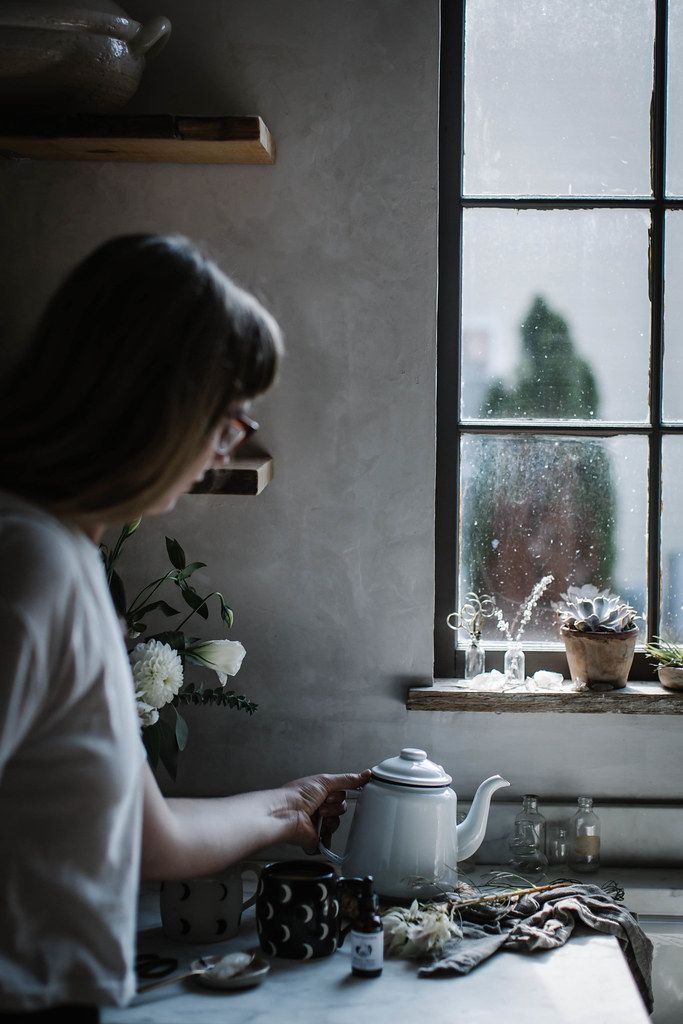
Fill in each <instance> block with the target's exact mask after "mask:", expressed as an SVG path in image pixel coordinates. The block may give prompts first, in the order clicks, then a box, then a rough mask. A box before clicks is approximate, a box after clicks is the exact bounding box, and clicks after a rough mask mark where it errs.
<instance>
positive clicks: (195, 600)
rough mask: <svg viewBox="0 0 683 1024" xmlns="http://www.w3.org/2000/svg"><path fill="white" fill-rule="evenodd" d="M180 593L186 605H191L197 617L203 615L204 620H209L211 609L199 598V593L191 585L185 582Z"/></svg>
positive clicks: (181, 585)
mask: <svg viewBox="0 0 683 1024" xmlns="http://www.w3.org/2000/svg"><path fill="white" fill-rule="evenodd" d="M180 593H181V594H182V595H183V600H184V601H185V604H187V605H189V606H190V608H192V609H193V611H195V612H196V613H197V615H201V617H202V618H203V619H208V617H209V609H208V608H207V607H206V605H205V603H204V600H203V598H201V597H200V596H199V594H198V593H197V591H196V590H195V589H194V588H193V587H191V586H190V585H189V583H185V581H183V582H182V583H181V584H180Z"/></svg>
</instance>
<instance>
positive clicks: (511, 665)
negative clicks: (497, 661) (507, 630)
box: [503, 640, 526, 685]
mask: <svg viewBox="0 0 683 1024" xmlns="http://www.w3.org/2000/svg"><path fill="white" fill-rule="evenodd" d="M503 674H504V675H505V684H506V685H509V684H511V683H523V682H524V680H525V679H526V667H525V658H524V648H523V647H522V645H521V644H520V643H519V642H518V641H517V640H513V641H512V642H511V643H509V644H508V647H507V650H506V651H505V659H504V661H503Z"/></svg>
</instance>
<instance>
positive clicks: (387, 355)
mask: <svg viewBox="0 0 683 1024" xmlns="http://www.w3.org/2000/svg"><path fill="white" fill-rule="evenodd" d="M127 6H128V9H129V11H130V13H131V14H134V15H137V16H139V17H141V18H144V17H145V16H149V15H152V14H156V13H159V12H160V11H163V12H165V13H167V14H168V15H169V16H170V17H171V18H172V20H173V23H174V35H173V37H172V40H171V42H170V44H169V46H168V48H167V50H166V51H165V52H164V53H163V54H162V55H161V56H160V57H159V58H158V60H157V61H155V62H154V64H151V63H150V66H149V69H148V77H147V79H146V81H145V82H144V84H143V87H142V89H141V91H140V93H139V94H138V96H137V97H136V99H135V100H134V102H133V105H132V106H131V110H135V111H139V112H160V111H170V112H175V113H248V114H251V113H259V114H261V115H262V116H263V117H264V119H265V120H266V122H267V124H268V125H269V127H270V128H271V130H272V131H273V134H274V136H275V139H276V141H277V145H278V158H277V163H276V164H275V166H273V167H236V166H219V167H208V166H205V167H201V166H200V167H182V166H163V165H132V164H131V165H118V166H117V165H107V164H92V165H86V164H81V165H78V164H56V163H54V164H48V163H42V164H41V163H35V164H33V163H30V162H25V163H19V164H1V165H0V201H1V202H2V211H1V213H0V216H1V217H2V224H3V230H2V233H1V235H0V247H1V248H0V251H1V252H2V257H3V264H4V270H3V275H2V282H1V285H2V293H1V294H0V300H1V301H2V303H3V309H4V311H5V316H6V322H7V323H8V325H9V326H8V337H9V339H10V342H11V343H12V344H14V343H15V341H16V339H18V338H19V337H20V336H21V333H22V331H23V329H24V328H25V327H26V325H27V324H28V323H29V322H30V320H31V317H32V315H33V311H34V310H35V308H36V307H37V306H38V305H39V304H40V302H42V300H43V299H44V298H45V296H46V295H47V294H48V292H49V290H50V289H51V288H52V287H53V286H54V284H55V283H56V281H57V280H58V279H59V277H60V275H61V274H62V272H63V271H64V269H65V268H67V267H68V266H69V265H70V264H71V263H73V262H74V261H75V260H76V259H78V258H79V257H80V256H81V255H83V254H85V253H86V252H87V251H88V250H89V249H90V248H91V247H92V246H94V245H95V244H96V243H98V242H100V241H101V240H103V239H105V238H107V237H108V236H110V235H112V234H114V233H119V232H124V231H131V230H157V231H170V230H174V231H175V230H179V231H182V232H185V233H186V234H188V235H189V236H191V237H193V238H196V239H199V240H200V241H202V242H204V243H208V245H209V246H210V247H211V249H212V250H213V252H214V253H215V255H216V256H217V257H218V259H219V260H220V262H221V264H222V265H223V266H224V267H225V268H226V269H227V270H228V271H229V272H231V273H233V274H234V275H236V276H237V277H238V279H239V280H240V281H241V282H242V283H244V284H245V285H247V286H248V287H251V288H253V289H255V290H256V291H257V293H259V294H260V295H262V296H263V297H264V298H265V299H266V301H267V303H268V304H269V306H270V308H271V309H272V310H273V311H274V312H275V314H276V315H277V316H278V318H279V319H280V321H281V323H282V325H283V328H284V330H285V332H286V335H287V344H288V356H287V360H286V364H285V367H284V370H283V373H282V378H281V381H280V384H279V387H278V388H277V390H276V391H274V392H273V394H272V395H270V396H268V397H267V398H266V399H264V400H263V401H262V402H261V403H260V404H259V407H258V416H259V419H260V420H261V422H262V424H263V440H264V443H265V444H266V446H267V447H268V448H269V449H270V450H271V451H272V452H273V454H274V456H275V461H276V478H275V480H274V481H273V483H272V484H271V485H270V486H269V487H268V488H267V489H266V490H265V491H264V493H263V494H262V495H260V496H259V497H257V498H237V497H205V496H201V497H200V496H197V497H186V498H183V499H182V500H181V502H180V503H179V505H178V507H177V509H176V510H175V512H174V513H172V514H171V515H170V516H168V517H166V518H165V519H163V520H156V521H155V520H152V519H150V520H148V521H147V522H146V523H145V525H144V528H143V529H142V530H141V531H140V533H139V534H138V535H137V536H136V537H135V539H134V540H133V541H132V542H131V545H130V549H129V553H128V556H127V558H126V559H125V560H124V563H123V568H124V572H125V573H126V575H127V576H128V578H129V579H130V581H131V585H132V584H134V583H135V582H136V581H139V582H143V581H144V580H146V579H147V578H149V576H150V575H151V573H153V572H156V570H159V571H161V570H162V569H163V568H164V565H165V552H164V544H163V537H164V534H165V533H168V534H169V535H171V536H175V537H177V538H178V539H179V540H180V541H181V543H183V544H184V545H185V547H186V548H187V551H188V554H189V555H190V557H191V558H192V559H198V560H202V561H205V562H207V563H208V565H209V571H204V574H203V575H199V574H198V583H199V585H200V586H206V588H207V589H209V588H210V587H214V586H218V587H219V588H220V589H221V590H223V591H224V592H225V593H226V595H227V597H228V600H229V601H230V602H231V603H232V605H233V607H234V609H235V612H236V621H235V626H234V628H233V630H232V633H231V635H232V636H233V638H235V639H240V640H242V641H243V642H244V644H245V646H246V648H247V651H248V654H247V659H246V660H245V663H244V666H243V668H242V671H241V672H240V675H239V677H238V678H237V680H236V682H237V683H238V684H239V687H240V688H243V689H244V690H245V691H246V692H247V693H248V694H249V695H251V696H252V697H253V698H254V699H255V700H258V701H259V702H260V705H261V706H260V709H259V711H258V714H257V715H256V716H255V717H254V718H253V719H252V720H248V719H247V718H246V717H244V716H241V715H238V714H237V713H235V712H223V711H220V710H217V709H216V710H213V711H207V710H205V711H197V712H193V713H192V714H191V715H189V716H188V717H189V718H190V722H191V738H190V744H191V745H190V748H189V749H188V750H187V751H186V753H185V755H184V756H183V759H182V760H181V770H180V776H179V779H178V784H177V786H176V787H175V790H174V791H175V792H184V793H206V794H210V793H213V794H216V793H222V792H231V791H235V790H241V789H244V788H249V787H259V786H269V785H271V784H275V783H277V782H278V781H282V780H284V779H285V778H288V777H289V778H291V777H294V776H297V775H301V774H305V773H308V772H312V771H316V770H324V769H327V770H337V769H339V770H342V769H350V768H361V767H364V766H366V765H371V764H373V763H375V762H376V761H377V760H378V759H381V758H383V757H386V756H389V755H391V754H393V753H396V752H397V751H398V750H399V749H400V748H401V747H402V746H404V745H407V744H409V745H413V746H424V747H426V748H427V750H428V751H429V752H430V754H431V755H432V756H433V757H435V758H436V759H437V760H439V761H441V762H443V763H444V764H445V765H447V766H448V768H449V769H450V771H451V772H452V774H453V776H454V780H455V784H456V785H457V788H458V790H459V791H460V792H461V793H462V795H463V796H466V795H469V794H471V793H472V791H473V790H474V788H475V786H476V784H477V783H478V782H479V781H480V779H481V778H483V777H484V776H486V775H489V774H492V773H493V772H495V771H499V772H501V773H502V774H504V775H506V776H507V777H508V778H509V779H510V780H512V782H513V790H512V791H510V792H511V795H512V797H513V798H514V797H515V796H516V795H517V794H519V793H523V792H525V791H530V790H531V791H536V792H539V793H541V794H542V795H545V796H548V797H550V796H551V795H552V796H555V797H560V798H562V797H573V796H575V795H576V793H577V792H579V791H582V792H589V793H593V794H594V795H595V796H596V797H604V798H624V797H626V798H642V799H649V800H653V799H654V800H656V799H678V798H680V795H681V791H680V772H679V771H678V763H679V756H680V752H681V739H680V729H681V724H680V722H679V721H678V720H677V719H675V718H670V719H667V718H658V717H654V718H647V717H637V716H609V715H605V716H600V715H595V716H585V715H581V716H571V715H560V716H552V715H531V716H529V717H527V718H525V717H524V716H518V715H483V714H472V715H460V714H459V715H451V714H432V713H426V712H423V713H411V714H408V713H407V712H406V710H405V707H404V703H403V697H404V692H405V686H406V684H407V682H408V681H425V680H427V679H428V678H429V676H430V673H431V666H432V628H433V575H434V554H433V514H434V394H435V386H434V384H435V382H434V376H435V303H436V239H437V165H436V152H437V75H438V36H439V24H438V5H437V2H436V0H231V2H230V3H225V2H218V0H195V2H194V3H192V4H188V3H186V2H184V0H171V2H166V0H159V3H157V0H149V2H148V0H129V3H128V5H127ZM150 386H153V382H150ZM103 460H104V461H105V462H106V453H103ZM212 632H214V634H215V630H213V631H212V629H211V628H210V627H204V633H205V634H206V635H211V634H212ZM672 766H673V767H672ZM168 788H169V791H171V790H172V787H170V786H169V787H168Z"/></svg>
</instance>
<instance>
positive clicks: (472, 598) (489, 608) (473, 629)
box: [446, 591, 496, 644]
mask: <svg viewBox="0 0 683 1024" xmlns="http://www.w3.org/2000/svg"><path fill="white" fill-rule="evenodd" d="M495 611H496V606H495V604H494V601H493V598H491V597H489V596H488V595H487V594H484V595H483V597H479V595H478V594H475V593H474V592H473V591H470V592H469V593H468V594H466V595H465V603H464V604H463V605H462V606H461V607H460V608H458V610H457V612H451V613H450V615H448V616H447V617H446V623H447V624H448V626H450V628H451V629H453V630H455V631H456V632H457V630H459V629H462V630H464V631H465V632H466V633H467V635H468V637H469V638H470V642H471V643H477V644H478V643H479V641H480V640H481V631H482V629H483V626H484V619H490V618H491V617H492V616H493V615H495Z"/></svg>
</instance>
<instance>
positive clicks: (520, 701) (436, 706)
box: [406, 680, 683, 715]
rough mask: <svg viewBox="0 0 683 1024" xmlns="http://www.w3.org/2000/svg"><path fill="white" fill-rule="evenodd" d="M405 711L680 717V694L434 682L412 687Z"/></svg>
mask: <svg viewBox="0 0 683 1024" xmlns="http://www.w3.org/2000/svg"><path fill="white" fill-rule="evenodd" d="M406 707H407V709H408V711H458V712H463V711H484V712H489V713H494V714H500V713H503V712H505V713H506V714H510V713H513V714H514V713H518V714H519V713H522V712H523V713H524V714H528V713H529V712H536V713H542V714H547V713H554V714H556V713H558V712H564V713H569V714H575V715H577V714H578V715H595V714H605V713H608V714H617V715H683V691H680V692H676V691H675V690H666V689H664V687H662V686H660V685H659V683H652V682H633V683H627V685H626V686H625V687H624V689H623V690H609V691H607V692H606V693H594V692H593V691H590V690H588V691H587V690H583V691H580V692H578V693H577V692H574V691H560V692H558V691H553V692H549V693H525V692H522V693H500V692H495V691H490V690H488V691H481V690H465V689H463V688H461V687H459V686H456V684H455V681H453V682H449V681H446V680H439V681H437V682H436V683H435V684H434V686H411V688H410V689H409V690H408V698H407V700H406Z"/></svg>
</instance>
